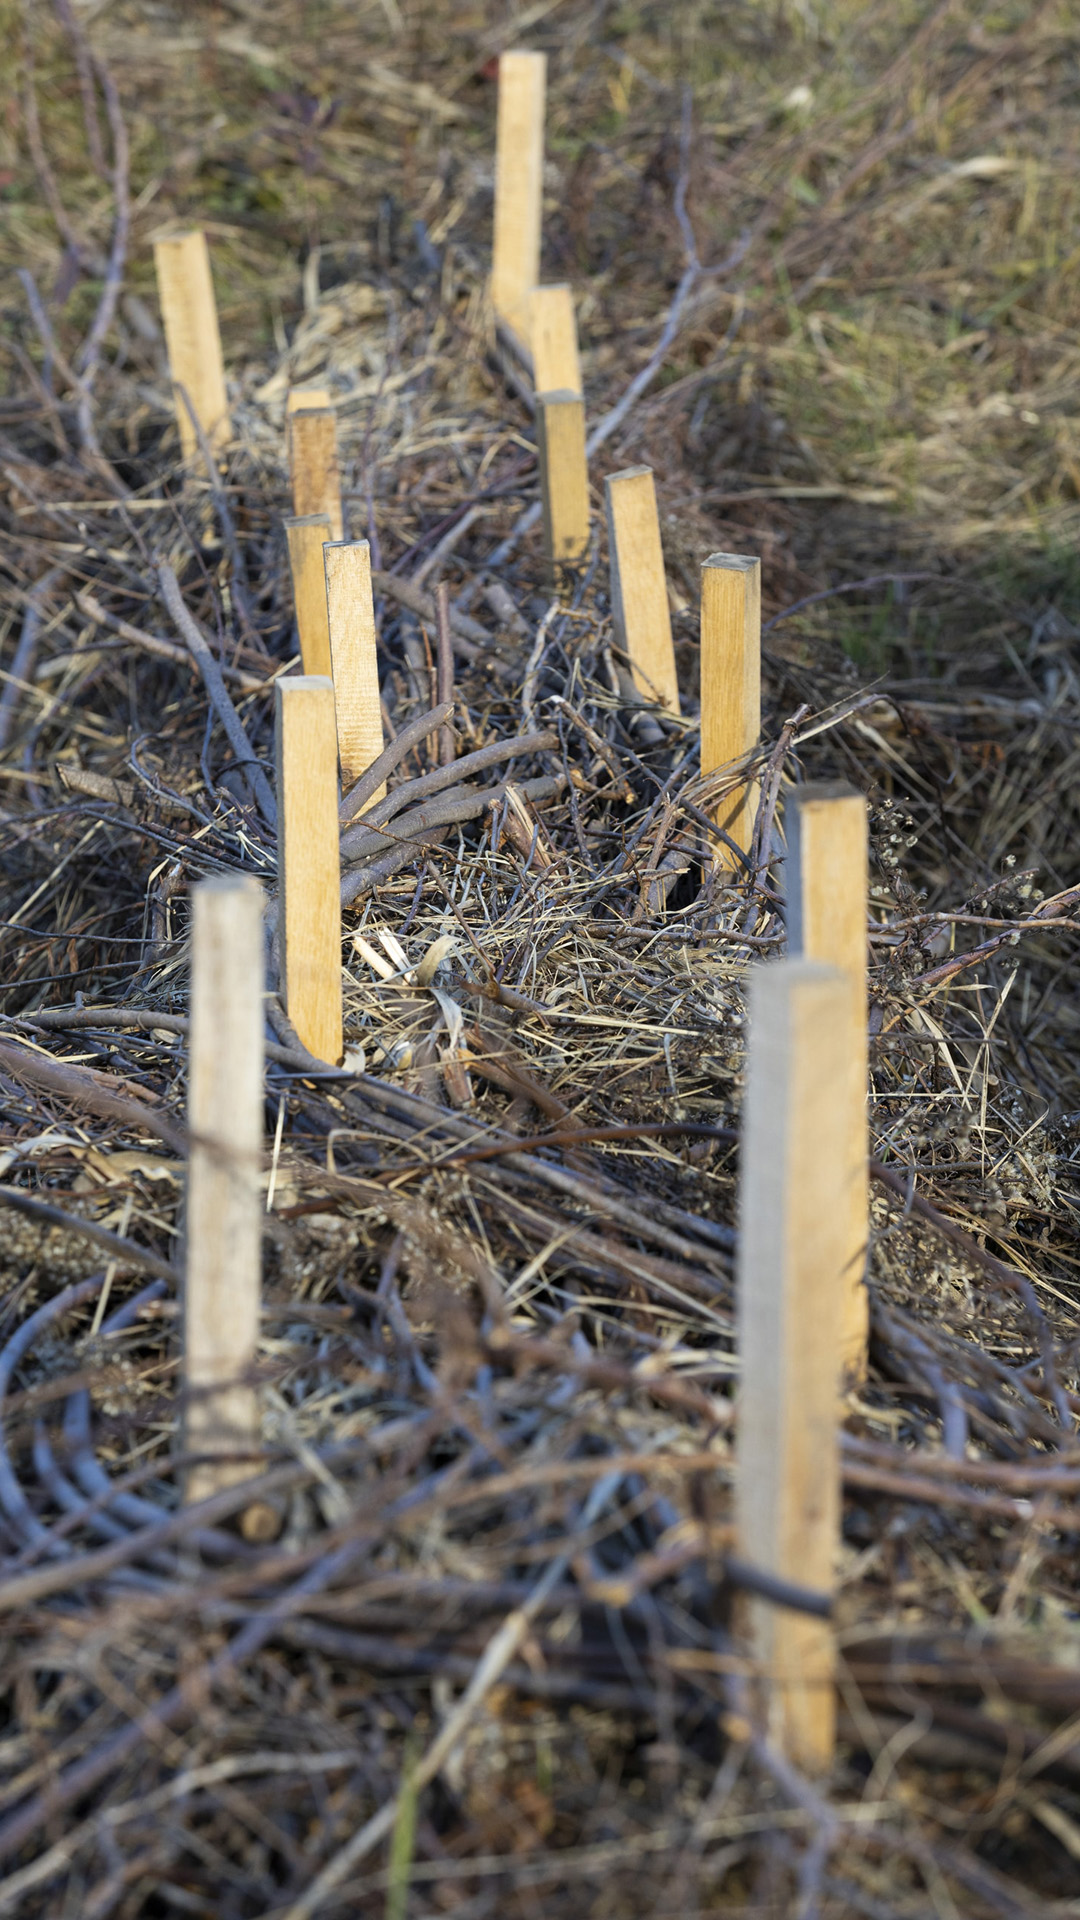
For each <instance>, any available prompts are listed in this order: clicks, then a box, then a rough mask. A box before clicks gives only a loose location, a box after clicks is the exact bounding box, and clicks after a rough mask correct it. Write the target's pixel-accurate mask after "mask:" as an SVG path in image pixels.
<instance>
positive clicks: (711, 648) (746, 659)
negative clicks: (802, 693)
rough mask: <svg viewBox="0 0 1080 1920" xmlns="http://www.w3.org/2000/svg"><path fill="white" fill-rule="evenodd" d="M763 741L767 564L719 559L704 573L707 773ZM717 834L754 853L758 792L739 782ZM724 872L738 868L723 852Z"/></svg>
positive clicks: (721, 806)
mask: <svg viewBox="0 0 1080 1920" xmlns="http://www.w3.org/2000/svg"><path fill="white" fill-rule="evenodd" d="M760 733H761V562H760V560H757V559H754V558H752V557H751V556H749V555H747V554H742V553H714V554H711V555H710V556H709V558H708V560H706V561H705V563H704V565H703V567H702V569H701V773H702V778H703V779H705V778H707V777H708V775H709V774H712V773H716V772H717V771H718V770H719V769H720V768H721V767H729V766H731V765H733V763H737V762H738V761H741V760H743V759H745V757H746V755H747V754H749V753H752V752H753V749H754V748H755V747H756V746H757V743H758V736H759V735H760ZM709 811H710V812H711V813H712V815H713V818H714V819H715V821H716V823H717V826H720V827H723V829H724V832H725V833H727V834H728V835H730V837H731V839H732V840H734V842H735V844H736V846H737V847H740V848H741V849H742V851H743V852H744V853H749V851H750V846H751V842H752V840H753V835H754V815H755V813H756V811H757V785H756V782H754V781H746V782H740V783H739V784H738V785H737V786H736V787H735V789H734V790H733V791H732V792H731V793H729V794H727V795H726V796H725V798H724V799H723V800H721V801H720V802H719V803H718V804H717V805H716V806H715V807H710V809H709ZM716 858H717V861H718V862H719V864H721V865H725V866H731V865H734V861H733V859H732V856H731V854H730V853H729V852H727V851H726V849H725V848H724V847H722V846H721V847H718V848H717V850H716Z"/></svg>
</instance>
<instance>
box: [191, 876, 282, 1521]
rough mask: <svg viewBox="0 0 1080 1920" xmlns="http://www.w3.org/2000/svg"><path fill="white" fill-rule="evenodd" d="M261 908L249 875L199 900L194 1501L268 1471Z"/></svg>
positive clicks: (194, 1021)
mask: <svg viewBox="0 0 1080 1920" xmlns="http://www.w3.org/2000/svg"><path fill="white" fill-rule="evenodd" d="M262 910H263V891H262V888H261V887H260V886H259V884H258V882H257V881H255V880H253V879H249V878H247V877H245V876H239V877H238V876H233V875H232V874H230V875H228V876H222V877H221V878H215V879H212V880H203V881H201V882H200V883H199V885H198V886H197V887H196V888H195V889H194V892H193V895H192V954H191V1047H190V1053H189V1057H188V1125H189V1127H190V1130H191V1146H190V1150H189V1157H188V1175H187V1225H186V1258H185V1273H184V1358H183V1369H184V1375H183V1378H184V1449H185V1451H186V1452H192V1453H206V1454H213V1455H215V1456H216V1457H215V1458H214V1459H213V1460H208V1461H206V1462H204V1463H202V1464H200V1465H198V1466H193V1467H192V1468H191V1469H190V1470H189V1472H188V1474H187V1477H186V1483H185V1489H184V1497H185V1499H186V1500H202V1499H205V1498H206V1497H207V1496H208V1495H209V1494H211V1493H216V1492H218V1491H219V1490H220V1489H221V1488H223V1487H230V1486H234V1485H235V1484H236V1483H237V1481H241V1480H247V1479H249V1478H250V1477H251V1476H252V1474H254V1473H257V1472H258V1470H259V1462H258V1460H257V1458H253V1457H252V1456H253V1455H254V1454H255V1453H256V1450H257V1447H258V1442H259V1407H258V1398H257V1395H256V1391H255V1388H254V1385H253V1384H252V1381H251V1372H252V1368H253V1366H254V1362H255V1350H256V1345H257V1342H258V1337H259V1306H260V1267H261V1240H262V1195H261V1191H260V1178H259V1174H260V1161H261V1152H262V1136H263V925H262ZM237 1454H243V1455H245V1456H247V1457H246V1458H243V1459H236V1458H235V1457H233V1458H230V1455H231V1456H235V1455H237Z"/></svg>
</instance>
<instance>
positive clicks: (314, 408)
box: [285, 387, 330, 419]
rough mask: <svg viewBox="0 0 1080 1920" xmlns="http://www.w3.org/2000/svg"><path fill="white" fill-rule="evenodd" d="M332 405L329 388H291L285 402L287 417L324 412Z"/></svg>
mask: <svg viewBox="0 0 1080 1920" xmlns="http://www.w3.org/2000/svg"><path fill="white" fill-rule="evenodd" d="M329 405H330V391H329V388H327V387H290V388H289V392H288V396H287V398H286V401H285V417H286V419H288V417H289V415H290V414H291V413H315V412H322V411H323V410H324V409H325V408H326V407H328V406H329Z"/></svg>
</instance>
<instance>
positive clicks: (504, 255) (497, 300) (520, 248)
mask: <svg viewBox="0 0 1080 1920" xmlns="http://www.w3.org/2000/svg"><path fill="white" fill-rule="evenodd" d="M546 77H547V56H546V54H543V53H504V54H502V55H501V56H500V59H499V108H498V117H497V122H496V129H495V235H494V243H493V246H492V265H491V298H492V304H493V305H494V308H495V312H496V314H497V316H498V318H499V319H500V320H501V321H502V322H503V323H504V325H506V326H508V327H509V328H510V329H511V331H512V332H513V333H515V334H516V335H517V337H518V339H519V340H520V342H521V344H522V345H523V346H524V347H525V348H526V350H527V349H528V344H529V295H530V293H531V292H532V289H533V287H535V286H536V284H537V281H538V280H539V278H540V222H541V205H542V196H543V185H544V90H545V82H546Z"/></svg>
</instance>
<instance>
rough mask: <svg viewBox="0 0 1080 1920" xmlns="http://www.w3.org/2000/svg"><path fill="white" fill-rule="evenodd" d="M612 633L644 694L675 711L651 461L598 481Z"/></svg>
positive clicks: (672, 658)
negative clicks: (604, 509)
mask: <svg viewBox="0 0 1080 1920" xmlns="http://www.w3.org/2000/svg"><path fill="white" fill-rule="evenodd" d="M604 491H605V494H606V497H607V523H608V551H609V554H610V559H611V609H612V614H613V617H614V621H615V637H616V639H617V641H618V644H619V646H620V647H622V649H623V651H624V652H625V653H626V655H627V657H628V659H629V662H630V671H631V673H632V674H633V677H634V685H635V686H636V688H637V690H638V692H639V693H640V694H641V696H642V698H643V699H644V700H655V701H656V703H657V705H658V706H661V707H663V708H664V710H665V711H666V712H667V713H679V712H680V711H681V709H680V706H679V681H678V676H677V674H676V672H675V649H674V647H673V645H672V642H671V614H670V612H669V609H668V594H667V576H666V575H665V573H664V550H663V547H662V546H661V543H660V519H659V516H658V514H657V511H656V487H655V485H654V483H653V474H652V468H651V467H626V468H624V470H623V471H622V473H613V474H610V475H609V476H608V479H607V480H606V481H605V483H604Z"/></svg>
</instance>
